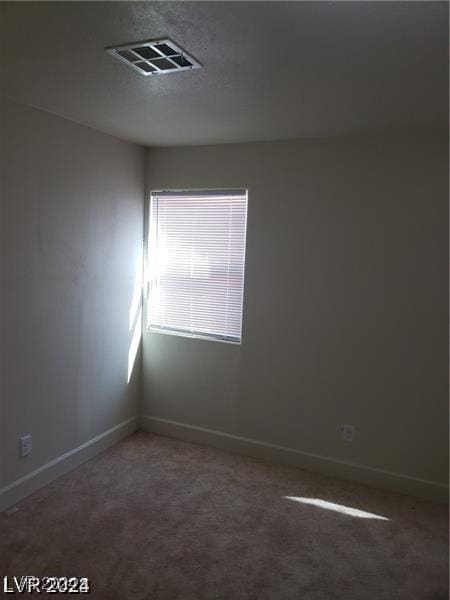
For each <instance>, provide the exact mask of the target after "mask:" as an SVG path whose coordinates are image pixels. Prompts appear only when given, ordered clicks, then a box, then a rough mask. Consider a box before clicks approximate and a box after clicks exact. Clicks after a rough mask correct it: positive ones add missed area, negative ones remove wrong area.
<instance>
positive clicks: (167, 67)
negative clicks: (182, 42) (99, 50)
mask: <svg viewBox="0 0 450 600" xmlns="http://www.w3.org/2000/svg"><path fill="white" fill-rule="evenodd" d="M105 50H106V52H108V54H111V55H112V56H114V58H117V59H118V60H120V61H121V62H123V63H125V64H126V65H128V66H129V67H131V68H132V69H134V70H135V71H138V72H139V73H141V75H146V76H147V75H156V74H158V73H177V72H178V71H187V70H189V69H198V68H200V67H201V66H202V65H201V64H200V63H199V62H198V60H196V59H195V58H194V57H193V56H191V55H190V54H188V53H187V52H186V51H185V50H183V48H181V47H180V46H179V45H178V44H176V43H175V42H173V41H172V40H170V39H162V40H148V41H146V42H134V43H133V44H125V45H122V46H114V47H112V46H111V47H108V48H105Z"/></svg>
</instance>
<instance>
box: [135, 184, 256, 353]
mask: <svg viewBox="0 0 450 600" xmlns="http://www.w3.org/2000/svg"><path fill="white" fill-rule="evenodd" d="M170 195H173V196H177V195H178V196H183V195H185V196H186V197H189V196H214V195H217V196H220V195H230V196H231V195H242V196H245V199H246V204H245V225H244V247H243V253H242V263H243V268H242V304H241V314H240V325H241V326H240V336H239V339H236V338H234V337H233V338H232V337H227V336H223V335H220V334H212V333H202V332H190V331H187V330H183V329H177V328H174V327H167V328H165V327H158V326H152V325H151V317H150V314H151V304H152V292H151V285H152V273H151V269H150V262H151V261H150V244H151V240H150V235H151V228H152V216H153V198H154V196H156V197H157V196H170ZM248 198H249V190H248V187H241V188H214V189H210V188H198V189H189V188H183V189H162V190H151V191H150V193H149V202H148V218H147V236H146V244H145V248H146V261H145V263H146V302H147V306H146V311H145V315H146V327H145V329H146V331H148V332H150V333H159V334H162V335H172V336H177V337H184V338H191V339H196V340H205V341H212V342H222V343H225V344H231V345H233V346H240V345H242V338H243V330H244V306H245V275H246V257H247V225H248Z"/></svg>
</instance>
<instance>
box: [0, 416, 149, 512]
mask: <svg viewBox="0 0 450 600" xmlns="http://www.w3.org/2000/svg"><path fill="white" fill-rule="evenodd" d="M137 429H138V417H133V418H131V419H128V420H127V421H122V423H119V424H118V425H116V426H115V427H112V428H111V429H108V431H104V432H103V433H101V434H100V435H97V436H96V437H94V438H92V439H91V440H88V441H87V442H85V443H84V444H81V446H78V447H77V448H74V449H73V450H69V451H68V452H65V453H64V454H62V455H61V456H58V457H57V458H55V459H54V460H52V461H50V462H48V463H46V464H45V465H42V466H41V467H39V468H37V469H35V470H34V471H31V473H28V474H27V475H24V476H23V477H20V479H16V481H13V482H12V483H10V484H9V485H6V486H5V487H3V488H0V512H2V511H4V510H5V509H7V508H9V507H10V506H12V505H13V504H16V503H17V502H19V501H20V500H23V499H24V498H25V497H26V496H29V495H30V494H32V493H33V492H35V491H36V490H38V489H39V488H41V487H43V486H44V485H47V484H48V483H50V482H51V481H53V480H54V479H56V478H57V477H60V476H61V475H64V474H65V473H67V472H68V471H70V470H71V469H74V468H75V467H78V466H79V465H80V464H81V463H83V462H85V461H87V460H89V459H90V458H93V457H94V456H95V455H96V454H98V453H99V452H102V451H103V450H106V448H108V447H109V446H112V445H113V444H115V443H117V442H118V441H120V440H121V439H122V438H124V437H127V436H128V435H130V434H131V433H133V432H134V431H136V430H137Z"/></svg>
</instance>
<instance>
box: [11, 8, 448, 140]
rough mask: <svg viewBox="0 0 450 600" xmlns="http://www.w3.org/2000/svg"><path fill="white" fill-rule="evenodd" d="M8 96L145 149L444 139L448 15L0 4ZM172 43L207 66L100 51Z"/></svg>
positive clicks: (442, 11)
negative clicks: (164, 63) (407, 133)
mask: <svg viewBox="0 0 450 600" xmlns="http://www.w3.org/2000/svg"><path fill="white" fill-rule="evenodd" d="M0 23H1V24H0V36H1V44H2V51H1V55H0V61H1V62H0V66H1V69H2V73H1V75H2V78H1V79H2V88H3V90H4V92H5V93H6V94H7V95H8V96H10V97H12V98H13V99H16V100H18V101H20V102H23V103H26V104H30V105H33V106H36V107H38V108H42V109H44V110H47V111H50V112H52V113H55V114H58V115H61V116H64V117H67V118H69V119H72V120H74V121H77V122H79V123H84V124H87V125H90V126H92V127H95V128H97V129H100V130H102V131H105V132H108V133H112V134H114V135H116V136H118V137H121V138H123V139H127V140H131V141H134V142H138V143H141V144H145V145H181V144H203V143H207V144H210V143H222V142H238V141H253V140H272V139H288V138H295V137H304V136H307V137H310V136H328V135H345V134H352V133H362V132H366V131H374V130H386V129H389V128H395V129H403V128H411V127H442V126H444V127H445V126H447V119H448V105H447V99H448V3H447V2H428V1H425V2H377V1H375V2H286V3H285V2H49V3H47V2H29V3H28V2H1V3H0ZM161 37H170V38H172V39H173V40H175V41H176V42H178V43H179V44H180V45H181V46H182V47H183V48H185V49H186V50H187V51H188V52H190V53H192V54H193V55H194V57H196V58H197V59H198V60H199V61H200V62H201V63H202V64H203V65H204V66H203V68H202V69H197V70H192V71H184V72H181V73H175V74H171V75H158V76H151V77H143V76H142V75H139V74H138V73H136V72H134V71H133V70H132V69H130V68H128V67H127V66H126V65H124V64H121V63H120V62H119V61H117V60H114V59H113V58H112V57H111V56H109V55H108V54H106V53H105V52H104V50H103V48H104V47H105V46H110V45H120V44H125V43H127V42H133V41H136V40H144V39H150V38H161Z"/></svg>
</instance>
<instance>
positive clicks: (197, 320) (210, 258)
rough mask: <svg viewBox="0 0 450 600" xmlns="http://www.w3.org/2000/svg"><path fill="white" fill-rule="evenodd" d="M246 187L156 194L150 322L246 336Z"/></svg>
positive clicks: (172, 329) (170, 328)
mask: <svg viewBox="0 0 450 600" xmlns="http://www.w3.org/2000/svg"><path fill="white" fill-rule="evenodd" d="M246 224H247V191H246V190H217V191H205V190H202V191H164V192H154V193H152V195H151V206H150V227H149V237H148V240H149V243H148V262H149V271H150V282H149V303H148V325H149V327H150V329H152V330H154V331H160V332H166V333H174V334H181V335H190V336H194V337H203V338H210V339H219V340H226V341H230V342H240V341H241V329H242V301H243V294H244V264H245V236H246Z"/></svg>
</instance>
